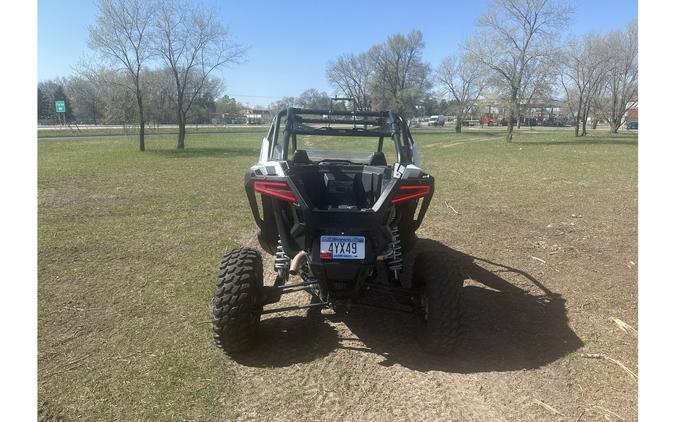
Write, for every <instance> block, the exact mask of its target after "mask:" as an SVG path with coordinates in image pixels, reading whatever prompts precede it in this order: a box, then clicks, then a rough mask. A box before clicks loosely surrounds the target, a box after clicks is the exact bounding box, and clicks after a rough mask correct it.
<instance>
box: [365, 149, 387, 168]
mask: <svg viewBox="0 0 675 422" xmlns="http://www.w3.org/2000/svg"><path fill="white" fill-rule="evenodd" d="M368 165H371V166H386V165H387V158H386V157H385V156H384V153H383V152H375V153H373V155H371V157H370V161H369V162H368Z"/></svg>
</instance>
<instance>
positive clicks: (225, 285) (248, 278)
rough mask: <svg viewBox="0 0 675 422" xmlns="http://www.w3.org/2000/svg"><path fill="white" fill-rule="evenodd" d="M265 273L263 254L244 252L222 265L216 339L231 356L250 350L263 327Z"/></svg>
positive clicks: (228, 257)
mask: <svg viewBox="0 0 675 422" xmlns="http://www.w3.org/2000/svg"><path fill="white" fill-rule="evenodd" d="M262 287H263V269H262V258H261V257H260V253H258V251H256V250H255V249H251V248H241V249H235V250H233V251H231V252H228V253H226V254H225V256H223V260H222V261H221V263H220V271H219V272H218V278H217V282H216V291H215V294H214V298H213V338H214V340H215V342H216V345H217V346H218V347H220V348H221V349H223V350H224V351H225V352H227V353H237V352H244V351H247V350H250V349H251V348H252V347H253V344H254V342H255V335H256V332H257V329H258V325H259V323H260V313H259V312H260V311H261V310H262V305H259V304H258V302H259V298H260V293H261V290H262Z"/></svg>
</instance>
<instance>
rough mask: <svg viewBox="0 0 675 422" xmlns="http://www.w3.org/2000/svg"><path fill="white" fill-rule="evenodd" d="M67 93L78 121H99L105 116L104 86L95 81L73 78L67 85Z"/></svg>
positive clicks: (95, 122) (78, 77)
mask: <svg viewBox="0 0 675 422" xmlns="http://www.w3.org/2000/svg"><path fill="white" fill-rule="evenodd" d="M66 92H67V93H68V96H69V97H70V98H71V99H72V101H73V112H74V113H75V114H76V115H77V118H78V120H88V121H93V123H94V124H98V120H99V119H100V117H101V116H102V115H103V108H104V104H103V98H102V86H101V85H100V84H99V83H97V82H96V81H95V80H91V79H88V78H84V77H82V76H73V77H72V78H70V79H69V80H68V82H67V84H66Z"/></svg>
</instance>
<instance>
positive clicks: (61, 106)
mask: <svg viewBox="0 0 675 422" xmlns="http://www.w3.org/2000/svg"><path fill="white" fill-rule="evenodd" d="M55 104H56V112H57V113H65V112H66V102H65V101H55Z"/></svg>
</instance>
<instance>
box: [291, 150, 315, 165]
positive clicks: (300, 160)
mask: <svg viewBox="0 0 675 422" xmlns="http://www.w3.org/2000/svg"><path fill="white" fill-rule="evenodd" d="M292 163H293V165H296V164H312V162H311V161H310V159H309V156H308V155H307V151H305V150H304V149H296V150H295V153H293V160H292Z"/></svg>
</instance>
